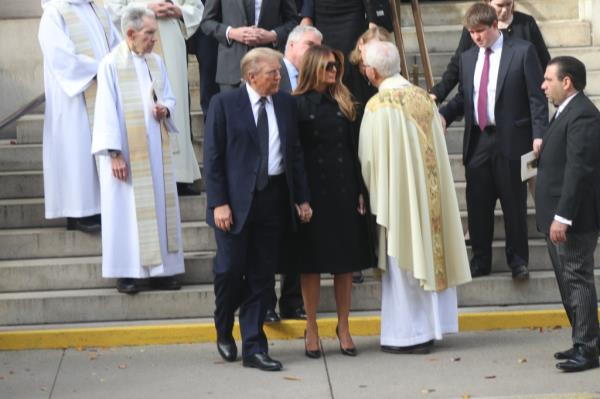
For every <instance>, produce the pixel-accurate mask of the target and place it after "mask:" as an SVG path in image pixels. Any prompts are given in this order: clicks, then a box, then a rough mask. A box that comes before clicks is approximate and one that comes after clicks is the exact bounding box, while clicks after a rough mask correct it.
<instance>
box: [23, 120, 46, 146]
mask: <svg viewBox="0 0 600 399" xmlns="http://www.w3.org/2000/svg"><path fill="white" fill-rule="evenodd" d="M43 129H44V115H41V114H29V115H24V116H22V117H21V118H19V120H18V121H17V143H19V144H41V143H42V131H43Z"/></svg>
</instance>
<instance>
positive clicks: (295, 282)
mask: <svg viewBox="0 0 600 399" xmlns="http://www.w3.org/2000/svg"><path fill="white" fill-rule="evenodd" d="M280 277H281V295H280V296H279V312H281V313H283V314H285V313H288V314H289V313H291V312H293V311H294V310H295V309H298V308H300V307H302V306H304V302H303V301H302V290H301V289H300V274H298V273H285V274H281V276H280ZM276 305H277V293H275V288H274V287H273V293H272V294H271V309H275V307H276Z"/></svg>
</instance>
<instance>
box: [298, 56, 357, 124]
mask: <svg viewBox="0 0 600 399" xmlns="http://www.w3.org/2000/svg"><path fill="white" fill-rule="evenodd" d="M331 54H333V57H334V58H335V61H336V62H337V63H338V65H339V67H338V68H337V69H336V75H335V83H334V84H331V85H329V86H328V87H327V92H328V93H329V94H330V95H331V97H333V99H334V100H335V101H336V102H337V104H338V106H339V107H340V110H341V111H342V113H343V114H344V115H345V116H346V118H348V119H349V120H351V121H354V120H355V119H356V105H355V104H354V102H353V101H352V95H351V94H350V90H348V88H347V87H346V86H345V85H344V84H343V83H342V76H344V54H342V52H341V51H339V50H334V49H332V48H330V47H327V46H312V47H310V48H309V49H308V50H306V52H305V53H304V56H303V57H302V63H301V65H300V75H299V76H298V86H297V87H296V90H295V91H294V95H300V94H304V93H306V92H309V91H311V90H317V89H318V88H319V86H320V85H321V83H322V82H323V75H324V71H325V67H326V66H327V62H328V58H329V55H331Z"/></svg>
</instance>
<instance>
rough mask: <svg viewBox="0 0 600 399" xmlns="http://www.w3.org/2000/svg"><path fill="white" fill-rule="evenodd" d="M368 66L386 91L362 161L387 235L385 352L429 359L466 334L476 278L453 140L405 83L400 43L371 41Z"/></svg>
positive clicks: (363, 140) (367, 125)
mask: <svg viewBox="0 0 600 399" xmlns="http://www.w3.org/2000/svg"><path fill="white" fill-rule="evenodd" d="M364 63H365V65H366V66H367V68H366V74H367V77H368V78H369V80H370V81H371V83H372V84H373V85H375V86H376V87H378V90H379V92H378V94H376V95H375V96H373V97H372V98H371V99H370V100H369V102H368V103H367V105H366V109H365V113H364V116H363V119H362V124H361V128H360V138H359V158H360V161H361V168H362V174H363V177H364V180H365V183H366V185H367V188H368V190H369V196H370V206H371V211H372V213H373V214H374V215H375V217H376V221H377V229H378V241H379V244H378V246H379V251H378V252H379V265H378V268H379V269H380V270H381V272H382V273H381V279H382V287H381V289H382V303H381V348H382V350H383V351H385V352H391V353H415V354H423V353H429V351H430V348H431V346H432V345H433V342H434V340H440V339H442V335H443V334H444V333H453V332H457V331H458V307H457V297H456V288H455V287H456V286H457V285H459V284H464V283H466V282H468V281H470V280H471V275H470V272H469V261H468V258H467V251H466V248H465V242H464V238H463V232H462V226H461V221H460V215H459V210H458V203H457V199H456V192H455V189H454V182H453V179H452V173H451V170H450V162H449V159H448V155H447V152H446V143H445V140H444V133H443V129H442V126H441V124H440V120H439V115H438V112H437V108H436V106H435V104H434V102H433V101H431V100H430V98H429V96H428V95H427V93H426V92H425V91H424V90H423V89H421V88H419V87H416V86H413V85H411V84H410V83H409V82H408V81H407V80H405V79H404V78H402V77H401V76H400V74H399V71H400V60H399V56H398V50H397V49H396V47H395V45H393V44H391V43H387V42H385V43H384V42H379V41H372V42H370V43H368V44H367V46H366V51H365V60H364Z"/></svg>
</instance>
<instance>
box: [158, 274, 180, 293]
mask: <svg viewBox="0 0 600 399" xmlns="http://www.w3.org/2000/svg"><path fill="white" fill-rule="evenodd" d="M150 288H152V289H153V290H164V291H176V290H179V289H181V283H180V282H179V280H177V278H176V277H175V276H166V277H152V278H151V279H150Z"/></svg>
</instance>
